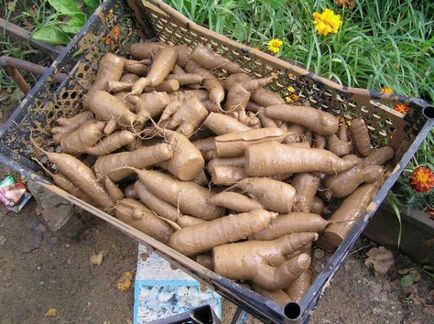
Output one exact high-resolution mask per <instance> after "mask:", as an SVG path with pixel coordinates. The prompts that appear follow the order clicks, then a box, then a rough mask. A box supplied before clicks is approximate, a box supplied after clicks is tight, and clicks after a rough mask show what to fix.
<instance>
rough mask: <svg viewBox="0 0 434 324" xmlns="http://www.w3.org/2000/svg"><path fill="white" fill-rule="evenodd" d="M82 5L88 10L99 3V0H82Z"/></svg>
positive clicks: (93, 8) (94, 7)
mask: <svg viewBox="0 0 434 324" xmlns="http://www.w3.org/2000/svg"><path fill="white" fill-rule="evenodd" d="M83 3H84V5H85V6H86V7H87V8H89V9H90V10H95V9H96V8H97V7H98V6H99V3H100V0H83Z"/></svg>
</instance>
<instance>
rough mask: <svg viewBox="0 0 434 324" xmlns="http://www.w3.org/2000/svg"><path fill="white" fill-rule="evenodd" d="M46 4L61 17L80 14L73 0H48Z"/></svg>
mask: <svg viewBox="0 0 434 324" xmlns="http://www.w3.org/2000/svg"><path fill="white" fill-rule="evenodd" d="M48 3H49V4H50V5H51V6H52V7H53V8H54V10H56V12H57V13H59V14H61V15H65V16H70V15H71V14H75V13H77V12H81V11H80V9H79V8H78V6H77V3H76V1H74V0H48Z"/></svg>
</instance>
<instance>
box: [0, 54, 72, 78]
mask: <svg viewBox="0 0 434 324" xmlns="http://www.w3.org/2000/svg"><path fill="white" fill-rule="evenodd" d="M0 66H2V67H12V68H17V69H20V70H25V71H28V72H30V73H33V74H36V75H42V74H44V73H45V71H47V67H45V66H42V65H39V64H36V63H32V62H29V61H25V60H21V59H18V58H15V57H10V56H6V55H4V56H0ZM8 73H9V70H8ZM11 76H12V75H11ZM67 78H68V76H67V75H66V74H65V73H57V74H56V76H55V79H56V80H57V81H58V82H63V81H65V80H66V79H67ZM14 80H15V79H14Z"/></svg>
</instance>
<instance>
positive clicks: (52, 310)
mask: <svg viewBox="0 0 434 324" xmlns="http://www.w3.org/2000/svg"><path fill="white" fill-rule="evenodd" d="M57 315H58V312H57V309H55V308H49V309H48V310H47V312H46V313H45V315H44V316H45V317H57Z"/></svg>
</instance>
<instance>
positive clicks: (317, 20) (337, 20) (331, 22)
mask: <svg viewBox="0 0 434 324" xmlns="http://www.w3.org/2000/svg"><path fill="white" fill-rule="evenodd" d="M312 16H313V19H314V24H315V30H316V32H317V33H318V35H322V36H327V35H328V34H329V33H334V34H336V33H337V32H338V30H339V28H340V27H341V26H342V19H341V16H340V15H337V14H335V13H334V12H333V10H330V9H324V10H323V12H322V13H319V12H314V13H313V15H312Z"/></svg>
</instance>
